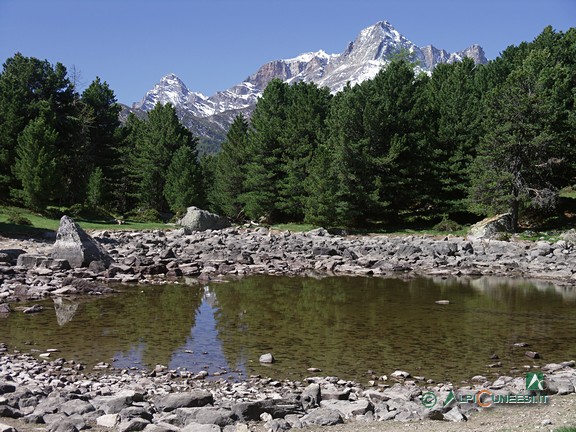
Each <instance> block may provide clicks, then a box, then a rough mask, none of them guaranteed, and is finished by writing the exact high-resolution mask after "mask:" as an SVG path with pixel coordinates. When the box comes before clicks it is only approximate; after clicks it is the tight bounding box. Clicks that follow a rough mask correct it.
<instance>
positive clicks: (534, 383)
mask: <svg viewBox="0 0 576 432" xmlns="http://www.w3.org/2000/svg"><path fill="white" fill-rule="evenodd" d="M526 390H544V374H543V373H542V372H528V373H527V374H526Z"/></svg>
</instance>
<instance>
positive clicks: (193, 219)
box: [176, 207, 230, 231]
mask: <svg viewBox="0 0 576 432" xmlns="http://www.w3.org/2000/svg"><path fill="white" fill-rule="evenodd" d="M176 223H177V224H178V225H182V226H184V227H186V228H189V229H191V230H194V231H206V230H219V229H223V228H228V227H229V226H230V221H228V219H226V218H225V217H222V216H219V215H217V214H214V213H210V212H209V211H206V210H202V209H199V208H198V207H188V209H187V210H186V214H185V215H184V217H183V218H182V219H179V220H178V221H177V222H176Z"/></svg>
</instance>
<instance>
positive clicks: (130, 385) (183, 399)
mask: <svg viewBox="0 0 576 432" xmlns="http://www.w3.org/2000/svg"><path fill="white" fill-rule="evenodd" d="M0 351H2V352H3V353H2V358H1V360H0V417H5V418H11V419H20V421H21V422H23V423H22V424H30V425H43V426H42V427H45V429H46V430H48V431H51V432H55V431H58V432H74V431H77V430H83V429H86V428H91V427H99V428H104V429H106V428H108V429H111V430H117V431H121V432H129V431H141V430H145V431H154V432H160V431H166V432H169V431H175V432H176V431H214V432H233V431H249V430H255V428H260V429H258V430H261V428H262V427H264V428H265V430H271V431H286V430H289V429H292V428H303V427H307V426H311V425H319V426H330V425H336V424H340V423H344V422H346V423H354V422H361V423H371V422H376V421H385V420H395V421H400V422H407V421H412V420H438V421H442V420H443V421H451V422H463V421H466V420H467V419H468V418H469V416H470V415H472V414H473V413H474V412H477V411H482V410H484V409H488V408H489V406H487V405H493V403H499V402H500V403H503V402H502V401H506V402H505V403H512V404H514V403H522V402H519V401H524V402H526V401H528V400H531V401H533V402H532V403H547V402H548V400H547V398H548V397H549V395H567V394H571V393H574V387H575V385H576V369H574V366H575V362H574V361H569V362H564V363H561V364H548V365H545V366H543V367H542V370H543V371H544V372H545V383H543V388H544V390H543V391H539V390H537V391H534V390H526V380H525V378H524V377H521V378H514V377H510V376H501V377H499V378H497V379H496V380H495V381H489V380H487V379H486V378H485V377H482V376H476V377H473V378H472V379H471V380H470V384H468V385H465V386H462V387H459V388H455V387H454V386H453V385H452V384H449V383H445V384H434V385H430V384H424V383H422V382H418V379H417V378H412V377H411V376H410V374H409V373H407V372H403V371H396V372H395V373H394V374H392V376H391V378H390V380H389V382H394V384H392V385H389V384H383V383H380V384H376V385H375V386H372V387H363V386H362V385H360V384H358V383H355V382H352V381H345V380H341V379H338V378H337V377H310V378H307V379H306V380H304V381H303V382H293V381H272V380H271V379H268V378H261V377H259V376H253V377H250V379H248V380H246V381H244V382H241V383H231V382H229V381H226V380H225V379H222V380H219V381H206V380H201V379H190V378H186V377H184V376H182V375H180V372H179V371H178V370H168V369H167V368H165V367H162V366H157V367H156V368H155V369H154V370H152V371H148V372H146V371H137V372H134V371H129V370H117V371H114V372H107V373H106V374H100V375H96V374H91V373H87V372H85V371H84V368H83V366H82V365H81V364H78V363H76V362H74V361H66V360H65V359H55V360H53V361H48V360H38V359H36V358H34V357H33V356H31V355H29V354H21V353H9V352H8V351H9V349H8V347H6V346H5V345H0ZM451 392H452V395H453V396H454V399H455V400H454V401H453V402H452V403H446V401H447V400H448V399H449V397H450V394H451ZM479 392H480V393H479ZM480 394H483V396H482V397H481V398H480ZM430 395H433V400H432V401H430V397H431V396H430ZM552 397H556V396H552ZM477 398H480V399H477ZM526 403H528V402H526ZM0 423H1V419H0ZM0 430H3V431H4V430H6V431H7V430H10V429H8V428H4V429H2V424H0Z"/></svg>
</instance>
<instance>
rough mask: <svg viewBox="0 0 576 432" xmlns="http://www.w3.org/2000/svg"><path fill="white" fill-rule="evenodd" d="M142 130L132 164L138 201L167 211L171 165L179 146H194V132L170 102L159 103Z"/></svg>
mask: <svg viewBox="0 0 576 432" xmlns="http://www.w3.org/2000/svg"><path fill="white" fill-rule="evenodd" d="M139 129H140V130H139V131H138V133H137V134H136V136H135V138H137V140H138V141H137V142H136V143H135V146H134V154H135V157H134V165H133V166H132V173H133V176H134V177H135V179H136V183H137V196H138V203H139V205H140V206H142V207H144V208H147V209H155V210H158V211H166V210H168V208H169V207H168V203H167V201H166V199H165V196H164V187H165V185H166V173H167V171H168V167H169V166H170V163H171V162H172V157H173V155H174V153H175V152H176V150H178V149H179V148H180V147H182V146H188V147H190V148H194V145H195V144H193V140H192V134H191V132H190V131H189V130H188V129H186V128H185V127H184V126H182V124H181V123H180V121H179V120H178V117H177V115H176V110H175V109H174V107H173V106H172V105H171V104H166V105H161V104H160V103H158V104H156V106H155V107H154V109H152V110H151V111H150V112H149V113H148V118H147V119H146V120H145V121H144V122H143V123H142V124H141V127H140V128H139ZM190 163H194V162H193V161H190Z"/></svg>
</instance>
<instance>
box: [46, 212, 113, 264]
mask: <svg viewBox="0 0 576 432" xmlns="http://www.w3.org/2000/svg"><path fill="white" fill-rule="evenodd" d="M52 257H53V258H56V259H65V260H67V261H68V263H69V264H70V266H71V267H73V268H77V267H87V266H88V265H89V264H90V263H91V262H92V261H102V263H103V265H104V266H106V267H108V266H109V265H110V264H111V263H112V258H110V255H108V252H106V250H105V249H104V248H103V247H102V246H101V245H100V243H98V242H96V241H95V240H94V239H93V238H92V237H90V236H89V235H88V234H86V232H85V231H84V230H83V229H82V228H80V226H78V224H77V223H76V222H74V220H73V219H72V218H70V217H68V216H62V219H60V226H59V227H58V232H57V233H56V242H55V243H54V247H53V249H52Z"/></svg>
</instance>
